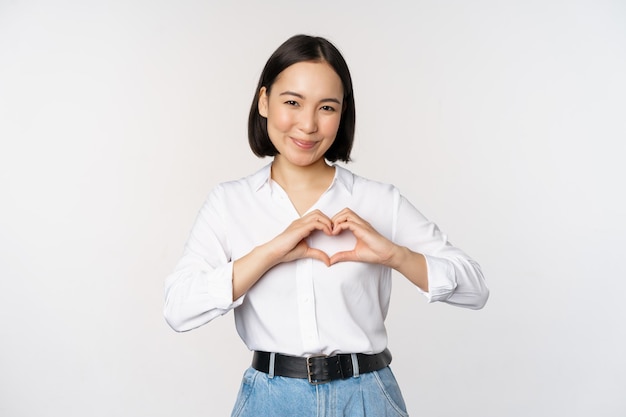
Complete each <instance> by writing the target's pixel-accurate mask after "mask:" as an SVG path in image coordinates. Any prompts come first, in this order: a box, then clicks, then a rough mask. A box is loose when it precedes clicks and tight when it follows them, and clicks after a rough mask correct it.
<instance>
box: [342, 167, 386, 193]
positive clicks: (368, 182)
mask: <svg viewBox="0 0 626 417" xmlns="http://www.w3.org/2000/svg"><path fill="white" fill-rule="evenodd" d="M336 167H337V170H338V173H337V177H338V178H339V179H340V180H342V181H344V182H345V183H346V184H348V185H349V186H350V188H352V190H353V192H355V193H362V192H367V193H397V192H398V189H397V187H396V186H395V185H393V184H391V183H387V182H384V181H378V180H375V179H371V178H368V177H364V176H362V175H360V174H356V173H354V172H352V171H351V170H349V169H348V168H345V167H342V166H340V165H336Z"/></svg>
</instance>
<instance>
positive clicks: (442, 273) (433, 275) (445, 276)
mask: <svg viewBox="0 0 626 417" xmlns="http://www.w3.org/2000/svg"><path fill="white" fill-rule="evenodd" d="M424 257H425V258H426V265H427V267H428V292H424V295H425V296H426V298H427V300H428V302H429V303H434V302H435V301H443V300H446V299H447V298H448V297H450V296H451V295H452V293H453V292H454V290H455V289H456V285H457V283H456V273H455V270H454V266H453V265H452V263H451V262H450V261H449V260H447V259H441V258H435V257H433V256H429V255H424Z"/></svg>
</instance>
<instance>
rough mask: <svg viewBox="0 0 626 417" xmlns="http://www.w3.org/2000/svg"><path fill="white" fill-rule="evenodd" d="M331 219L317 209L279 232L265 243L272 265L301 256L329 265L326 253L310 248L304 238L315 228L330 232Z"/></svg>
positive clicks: (328, 233) (300, 257)
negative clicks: (272, 261)
mask: <svg viewBox="0 0 626 417" xmlns="http://www.w3.org/2000/svg"><path fill="white" fill-rule="evenodd" d="M332 229H333V226H332V221H331V220H330V218H328V216H326V215H325V214H324V213H322V212H321V211H319V210H314V211H312V212H310V213H308V214H306V215H304V216H302V217H300V218H299V219H297V220H295V221H294V222H293V223H291V224H290V225H289V227H287V229H285V231H283V232H282V233H281V234H279V235H278V236H276V237H275V238H274V239H272V240H271V241H269V242H267V243H266V245H265V246H266V247H267V249H268V250H269V252H270V254H271V257H272V259H273V260H274V261H275V263H274V265H276V264H279V263H283V262H291V261H295V260H297V259H302V258H312V259H317V260H319V261H322V262H324V264H326V265H327V266H328V265H330V258H329V257H328V255H327V254H326V253H325V252H324V251H321V250H319V249H315V248H311V247H310V246H309V245H308V244H307V242H306V238H307V237H309V235H310V234H311V233H313V232H314V231H316V230H321V231H322V232H324V233H326V234H327V235H329V236H330V235H331V234H332Z"/></svg>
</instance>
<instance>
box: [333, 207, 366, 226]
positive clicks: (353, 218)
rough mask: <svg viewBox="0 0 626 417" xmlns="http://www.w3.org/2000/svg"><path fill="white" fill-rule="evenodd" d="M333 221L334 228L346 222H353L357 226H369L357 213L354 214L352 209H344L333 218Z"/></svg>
mask: <svg viewBox="0 0 626 417" xmlns="http://www.w3.org/2000/svg"><path fill="white" fill-rule="evenodd" d="M331 221H332V223H333V227H335V226H336V225H338V224H341V223H346V222H353V223H356V224H367V222H366V221H365V220H363V219H362V218H361V217H359V216H358V215H357V214H356V213H354V212H353V211H352V210H350V209H343V210H342V211H340V212H339V213H337V214H336V215H335V216H333V218H332V219H331Z"/></svg>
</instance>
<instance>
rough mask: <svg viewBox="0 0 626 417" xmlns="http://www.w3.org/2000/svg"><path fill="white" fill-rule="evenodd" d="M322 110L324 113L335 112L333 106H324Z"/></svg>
mask: <svg viewBox="0 0 626 417" xmlns="http://www.w3.org/2000/svg"><path fill="white" fill-rule="evenodd" d="M322 110H324V111H335V108H334V107H333V106H322Z"/></svg>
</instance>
